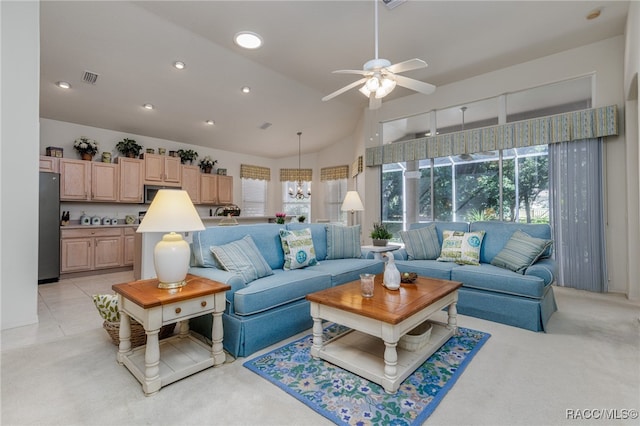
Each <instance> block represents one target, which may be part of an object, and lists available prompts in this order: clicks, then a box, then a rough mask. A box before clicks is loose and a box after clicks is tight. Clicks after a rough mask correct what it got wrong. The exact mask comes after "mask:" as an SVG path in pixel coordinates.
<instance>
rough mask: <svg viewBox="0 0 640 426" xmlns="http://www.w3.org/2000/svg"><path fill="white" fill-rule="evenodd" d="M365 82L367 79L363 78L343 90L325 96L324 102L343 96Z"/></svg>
mask: <svg viewBox="0 0 640 426" xmlns="http://www.w3.org/2000/svg"><path fill="white" fill-rule="evenodd" d="M365 81H367V79H366V78H361V79H360V80H358V81H354V82H353V83H351V84H349V85H347V86H344V87H343V88H342V89H338V90H336V91H335V92H333V93H331V94H330V95H327V96H325V97H324V98H322V100H323V101H328V100H329V99H333V98H335V97H336V96H338V95H341V94H343V93H344V92H346V91H347V90H351V89H353V88H354V87H356V86H358V85H360V84H364V82H365Z"/></svg>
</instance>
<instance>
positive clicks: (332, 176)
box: [320, 166, 349, 182]
mask: <svg viewBox="0 0 640 426" xmlns="http://www.w3.org/2000/svg"><path fill="white" fill-rule="evenodd" d="M348 177H349V166H334V167H323V168H321V169H320V181H322V182H324V181H325V180H338V179H346V178H348Z"/></svg>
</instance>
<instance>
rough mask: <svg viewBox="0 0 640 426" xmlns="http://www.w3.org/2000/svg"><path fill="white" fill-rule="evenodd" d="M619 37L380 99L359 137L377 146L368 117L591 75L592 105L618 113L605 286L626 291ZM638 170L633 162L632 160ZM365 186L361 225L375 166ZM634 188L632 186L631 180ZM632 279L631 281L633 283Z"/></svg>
mask: <svg viewBox="0 0 640 426" xmlns="http://www.w3.org/2000/svg"><path fill="white" fill-rule="evenodd" d="M624 46H625V39H624V37H623V36H619V37H613V38H610V39H607V40H604V41H600V42H597V43H593V44H590V45H587V46H583V47H579V48H576V49H571V50H568V51H565V52H561V53H558V54H554V55H551V56H547V57H543V58H540V59H537V60H534V61H530V62H526V63H522V64H519V65H515V66H512V67H508V68H504V69H501V70H499V71H495V72H491V73H487V74H483V75H480V76H476V77H473V78H469V79H467V80H463V81H459V82H456V83H453V84H450V85H446V86H442V87H438V88H437V90H436V91H435V93H434V94H433V95H429V96H424V95H419V94H416V95H412V96H407V97H404V98H401V99H397V100H393V101H388V102H383V103H382V108H381V109H379V110H376V111H368V110H367V111H366V118H365V124H364V133H365V135H364V142H365V144H366V146H377V145H378V144H379V141H378V140H375V141H374V142H370V141H369V136H368V134H366V133H367V132H369V133H370V132H371V131H370V130H368V129H372V128H374V126H372V125H371V124H370V123H371V122H382V121H387V120H391V119H395V118H399V117H403V116H408V115H414V114H418V113H424V112H428V111H431V110H434V109H442V108H447V107H451V106H455V105H461V104H463V103H468V102H472V101H475V100H481V99H486V98H491V97H495V96H498V95H501V94H504V93H509V92H516V91H519V90H523V89H527V88H531V87H536V86H540V85H544V84H549V83H552V82H556V81H561V80H565V79H569V78H574V77H578V76H582V75H587V74H594V75H595V83H594V89H595V96H594V106H604V105H612V104H616V105H618V108H619V113H620V123H621V127H620V135H619V136H618V137H609V138H607V141H606V143H605V155H606V165H605V167H606V197H607V199H606V216H607V217H606V219H607V227H606V233H607V264H608V268H609V280H610V281H609V290H610V291H611V292H616V293H625V294H627V293H628V292H629V288H628V287H629V283H630V281H629V277H628V260H627V243H628V241H629V236H628V235H627V231H628V229H627V208H628V202H627V195H626V191H621V190H620V188H626V187H627V184H628V183H629V182H628V175H627V166H626V164H625V156H626V149H625V133H624V127H623V126H624V120H623V118H624V116H625V102H624V94H623V64H624ZM635 168H636V169H637V162H636V164H635ZM366 174H367V181H366V189H365V198H366V200H365V206H366V210H367V213H368V214H366V215H365V218H364V221H365V229H367V228H370V227H371V223H372V222H374V221H375V220H377V219H378V215H379V207H378V206H379V204H380V195H379V168H371V169H369V170H367V173H366ZM636 188H637V185H636ZM637 282H638V281H637V280H636V281H635V282H634V284H633V286H637V285H639V284H637Z"/></svg>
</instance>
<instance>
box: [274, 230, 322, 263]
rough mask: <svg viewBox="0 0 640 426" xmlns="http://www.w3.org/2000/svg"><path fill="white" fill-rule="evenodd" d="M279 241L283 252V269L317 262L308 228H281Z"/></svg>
mask: <svg viewBox="0 0 640 426" xmlns="http://www.w3.org/2000/svg"><path fill="white" fill-rule="evenodd" d="M280 242H281V243H282V251H283V252H284V267H283V269H284V270H285V271H289V270H291V269H300V268H304V267H306V266H313V265H317V264H318V260H317V259H316V251H315V249H314V248H313V240H312V239H311V229H310V228H305V229H298V230H287V229H281V230H280Z"/></svg>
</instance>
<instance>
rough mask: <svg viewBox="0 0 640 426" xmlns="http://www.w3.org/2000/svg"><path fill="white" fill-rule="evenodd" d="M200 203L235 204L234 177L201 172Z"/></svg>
mask: <svg viewBox="0 0 640 426" xmlns="http://www.w3.org/2000/svg"><path fill="white" fill-rule="evenodd" d="M200 204H212V205H215V206H219V205H224V204H233V177H231V176H222V175H211V174H207V173H202V174H200Z"/></svg>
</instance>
